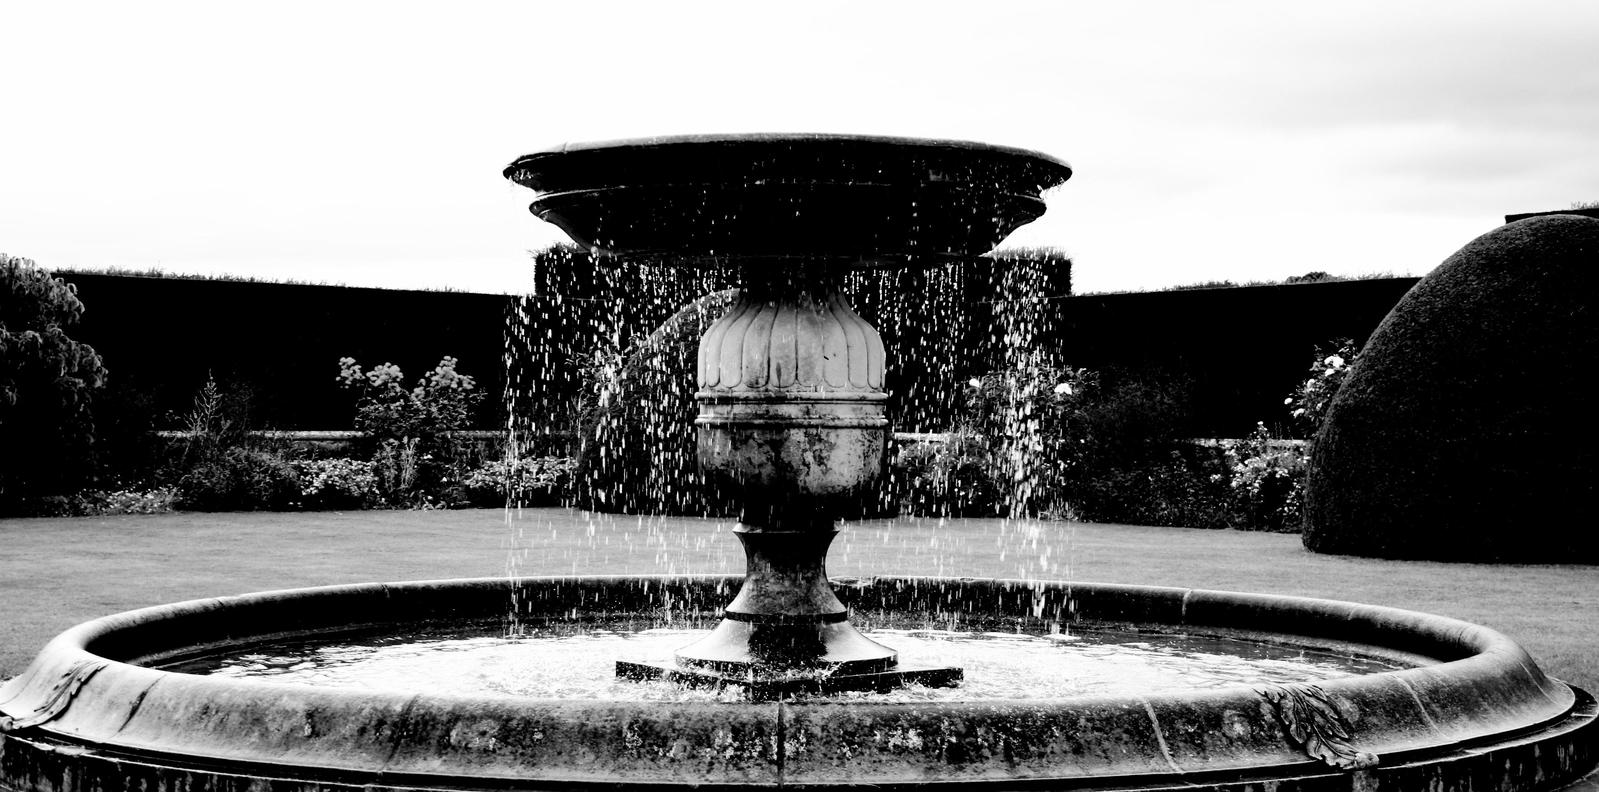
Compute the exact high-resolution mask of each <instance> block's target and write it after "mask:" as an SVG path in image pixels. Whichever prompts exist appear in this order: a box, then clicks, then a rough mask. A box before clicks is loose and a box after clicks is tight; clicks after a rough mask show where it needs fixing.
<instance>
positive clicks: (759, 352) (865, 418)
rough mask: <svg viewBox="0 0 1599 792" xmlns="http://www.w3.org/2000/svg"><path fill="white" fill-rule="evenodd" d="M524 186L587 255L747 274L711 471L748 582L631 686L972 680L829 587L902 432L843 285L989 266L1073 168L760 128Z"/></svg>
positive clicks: (573, 162)
mask: <svg viewBox="0 0 1599 792" xmlns="http://www.w3.org/2000/svg"><path fill="white" fill-rule="evenodd" d="M505 173H506V176H507V177H508V178H510V179H511V180H513V181H515V182H517V183H518V184H521V185H523V186H526V187H529V188H531V189H533V190H536V191H538V192H539V193H540V194H541V195H540V197H539V198H538V200H537V201H535V202H534V203H533V205H532V207H531V208H532V211H533V213H534V214H536V215H538V216H539V217H540V218H541V219H543V220H545V221H547V222H550V223H552V224H554V225H556V226H557V227H559V228H561V229H562V230H564V231H566V233H567V234H568V235H569V236H570V237H571V238H572V239H573V240H574V241H576V242H577V243H578V244H580V245H583V246H585V247H588V248H590V249H592V250H595V251H597V252H601V253H611V254H624V255H633V256H650V257H656V258H659V259H661V260H663V261H665V262H667V263H670V264H672V265H677V266H688V267H693V266H715V265H723V266H729V267H733V268H736V269H737V270H738V271H739V273H740V275H741V279H742V289H741V291H740V295H739V297H738V300H737V302H736V303H735V304H734V305H733V307H732V309H731V310H729V311H728V312H727V314H726V315H725V316H723V317H722V318H721V320H719V321H718V322H716V323H715V324H714V325H713V326H712V327H711V328H710V330H709V331H707V332H706V333H705V336H704V338H702V339H701V341H700V348H699V387H700V391H699V394H698V396H697V398H698V401H699V403H700V415H699V419H698V420H697V421H696V424H697V426H698V434H699V440H698V446H699V458H700V465H701V467H702V468H703V469H704V470H705V471H706V472H707V473H708V474H709V477H710V479H711V481H712V482H713V483H714V484H715V485H718V486H719V487H720V489H721V490H722V491H724V492H730V493H734V494H735V497H736V499H737V500H738V502H739V507H740V513H739V524H738V527H737V528H735V529H734V532H735V534H736V535H737V536H738V539H739V541H740V542H741V543H742V544H743V546H744V550H745V554H746V568H747V572H746V575H745V578H744V582H743V586H742V588H741V589H740V591H739V593H738V596H737V597H735V598H734V599H733V601H732V602H731V603H730V604H729V605H728V606H727V608H726V611H725V617H724V619H723V620H722V622H721V623H720V624H719V625H718V626H717V627H716V629H715V630H713V631H712V632H711V634H710V635H708V636H706V637H705V639H704V640H702V641H700V642H698V643H696V644H695V645H693V646H690V647H685V648H684V649H683V650H682V651H680V652H678V654H677V657H676V661H677V662H676V665H675V667H660V666H652V665H648V664H643V663H636V662H628V661H622V662H620V663H619V665H618V669H617V670H618V673H620V674H624V675H627V676H630V677H634V678H639V679H648V678H654V677H663V676H664V677H666V678H667V679H670V680H673V681H677V682H683V683H689V684H702V685H721V684H727V683H737V684H739V685H741V686H743V687H745V688H747V689H748V690H749V691H750V692H751V693H753V694H757V695H781V694H783V693H791V692H799V691H810V692H839V691H845V690H886V689H890V688H893V687H896V686H898V685H903V684H909V683H916V684H923V685H952V684H955V683H957V682H958V681H959V679H960V676H961V672H960V670H959V669H955V668H906V667H901V666H900V665H899V663H898V660H897V656H896V653H895V652H894V651H893V650H892V649H890V648H888V647H885V646H882V645H880V644H878V643H876V642H874V641H872V640H871V639H868V638H866V637H865V636H863V635H862V634H861V633H860V631H859V630H857V629H855V627H853V626H852V625H851V624H850V622H849V618H848V612H847V610H846V609H845V607H844V605H843V603H841V602H840V601H839V599H838V597H837V596H835V595H834V593H833V589H832V586H831V585H830V584H829V583H828V580H827V573H826V567H825V561H826V557H827V548H828V545H829V544H830V543H831V542H832V540H833V537H834V535H835V534H836V533H837V531H836V529H835V527H834V526H835V523H836V522H837V521H838V520H839V519H840V518H841V517H844V516H846V515H850V514H854V513H859V512H860V511H861V509H862V506H863V504H864V503H865V502H866V501H869V500H871V499H872V498H873V497H874V496H875V493H876V491H877V486H878V484H879V481H880V479H881V478H882V474H883V468H884V465H885V460H886V454H887V449H888V446H887V443H888V436H889V431H888V430H889V426H888V417H887V412H888V410H887V406H888V405H887V402H888V392H887V390H886V389H885V386H884V368H885V352H884V349H883V342H882V339H881V338H879V336H878V333H877V331H876V330H875V329H874V328H872V326H871V325H870V324H868V323H867V322H866V321H865V320H863V319H862V318H861V317H860V316H859V315H857V314H856V313H855V311H853V310H852V309H851V308H850V306H849V305H848V304H847V302H846V301H845V299H844V297H843V295H842V293H841V286H842V283H841V281H842V276H843V275H844V273H846V272H848V271H849V270H851V269H854V268H860V267H893V266H931V265H935V264H939V263H948V262H950V261H955V260H961V259H967V258H972V257H975V256H979V255H982V254H984V253H987V252H988V251H990V250H992V249H993V248H994V247H995V246H996V245H998V244H999V242H1000V241H1001V240H1003V239H1004V238H1005V237H1006V236H1008V235H1009V234H1010V233H1011V232H1012V231H1014V230H1015V229H1016V228H1017V227H1019V226H1021V225H1023V224H1026V223H1028V222H1031V221H1032V220H1034V219H1036V218H1037V217H1038V216H1039V215H1041V214H1043V212H1044V204H1043V201H1042V200H1041V198H1040V193H1042V192H1043V191H1044V190H1046V189H1048V188H1050V187H1054V186H1056V185H1059V184H1061V183H1063V182H1065V181H1066V179H1068V178H1069V177H1070V176H1071V169H1070V167H1068V166H1067V165H1066V164H1065V163H1063V162H1060V161H1058V160H1055V159H1052V158H1049V157H1045V156H1043V155H1040V154H1036V153H1032V152H1027V151H1021V150H1017V149H1008V148H1001V147H997V146H984V145H978V144H973V143H956V142H948V141H929V140H902V139H893V138H867V137H855V136H830V135H758V136H748V135H743V136H696V137H678V138H656V139H648V140H633V141H620V142H615V143H600V144H587V145H568V146H563V147H561V148H559V149H554V150H550V151H542V152H538V153H535V154H530V155H528V156H525V157H522V158H520V159H518V160H517V161H516V162H514V163H512V164H511V165H510V167H508V168H507V169H506V172H505Z"/></svg>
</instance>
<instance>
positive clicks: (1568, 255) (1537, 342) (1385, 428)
mask: <svg viewBox="0 0 1599 792" xmlns="http://www.w3.org/2000/svg"><path fill="white" fill-rule="evenodd" d="M1596 306H1599V220H1593V219H1589V218H1584V217H1577V216H1572V215H1554V216H1546V217H1534V218H1530V219H1527V220H1523V221H1520V222H1517V223H1512V224H1509V225H1506V226H1503V227H1501V228H1499V229H1496V230H1494V231H1491V232H1489V233H1487V234H1484V235H1483V236H1481V237H1479V238H1477V239H1476V240H1474V241H1472V242H1471V243H1470V244H1468V245H1466V246H1465V247H1464V248H1461V250H1460V251H1459V252H1457V253H1455V254H1454V255H1453V256H1451V257H1450V258H1449V259H1448V260H1446V261H1445V262H1444V263H1443V264H1442V265H1440V266H1439V267H1438V268H1437V269H1436V270H1434V271H1433V272H1432V273H1431V274H1429V275H1427V276H1426V277H1425V278H1423V279H1422V280H1421V281H1420V282H1419V283H1417V284H1416V286H1415V287H1414V288H1412V289H1411V290H1410V292H1409V293H1407V294H1406V295H1405V297H1404V298H1403V299H1402V300H1401V301H1400V302H1399V304H1398V305H1396V306H1395V307H1394V309H1393V311H1392V312H1391V313H1389V315H1388V317H1387V318H1386V319H1384V320H1383V323H1382V325H1380V326H1379V327H1378V328H1377V330H1376V332H1375V333H1373V334H1372V337H1371V339H1370V341H1368V343H1367V345H1366V348H1365V351H1364V352H1363V353H1362V354H1361V357H1360V359H1359V361H1358V363H1357V364H1356V365H1355V367H1354V369H1353V370H1352V371H1351V372H1350V374H1349V377H1348V379H1347V380H1346V381H1345V382H1344V384H1343V386H1342V387H1341V388H1340V390H1339V392H1338V395H1337V396H1336V397H1335V398H1334V400H1333V403H1332V406H1331V408H1330V410H1329V412H1328V415H1327V420H1326V422H1325V424H1324V426H1323V429H1322V431H1321V433H1320V435H1319V436H1318V437H1317V438H1316V441H1315V443H1316V445H1315V453H1314V458H1315V464H1314V465H1313V466H1312V467H1311V469H1310V474H1309V479H1308V482H1307V490H1306V499H1305V533H1304V541H1305V546H1306V547H1308V548H1310V549H1312V550H1315V551H1318V552H1325V553H1349V554H1355V555H1368V556H1381V557H1396V558H1428V559H1439V560H1473V561H1531V562H1553V563H1571V562H1576V563H1584V562H1589V563H1591V562H1594V561H1599V542H1596V541H1594V540H1593V536H1592V534H1593V530H1592V528H1591V525H1592V524H1593V519H1592V514H1591V512H1592V506H1593V503H1594V488H1595V484H1596V482H1599V429H1596V427H1599V423H1596V422H1595V421H1594V420H1593V416H1594V413H1595V410H1596V409H1599V398H1596V397H1595V393H1596V391H1595V390H1594V388H1593V386H1592V384H1591V382H1592V379H1593V372H1592V371H1591V369H1592V368H1593V367H1594V364H1595V362H1596V361H1599V308H1596Z"/></svg>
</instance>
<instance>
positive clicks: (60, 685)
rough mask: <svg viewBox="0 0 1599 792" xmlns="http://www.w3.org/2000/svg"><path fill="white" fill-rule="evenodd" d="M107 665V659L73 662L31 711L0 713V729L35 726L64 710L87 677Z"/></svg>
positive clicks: (9, 729)
mask: <svg viewBox="0 0 1599 792" xmlns="http://www.w3.org/2000/svg"><path fill="white" fill-rule="evenodd" d="M107 665H109V662H108V661H106V660H99V659H85V660H79V661H77V662H75V663H73V664H72V665H71V666H69V667H68V668H67V670H66V671H64V672H62V674H61V677H60V678H59V679H57V680H56V681H55V683H54V684H52V685H51V686H50V691H49V694H48V695H47V696H45V699H44V701H42V702H40V703H39V704H38V705H36V706H35V707H34V709H33V710H32V711H30V712H21V713H19V714H16V715H9V716H8V715H5V714H4V713H0V731H13V730H15V729H22V728H26V727H28V726H37V725H39V724H41V723H45V722H47V721H49V720H51V719H53V718H55V716H57V715H60V714H61V713H62V712H65V711H66V709H67V705H68V704H71V703H72V697H73V696H75V695H77V694H78V689H79V688H82V687H83V685H84V683H85V682H88V681H89V677H92V676H94V675H95V674H96V673H97V672H98V671H99V670H100V669H102V668H105V667H106V666H107Z"/></svg>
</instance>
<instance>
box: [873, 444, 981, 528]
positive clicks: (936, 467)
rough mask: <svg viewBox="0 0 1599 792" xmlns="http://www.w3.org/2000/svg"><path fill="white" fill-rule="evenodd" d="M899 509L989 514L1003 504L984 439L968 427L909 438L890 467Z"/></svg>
mask: <svg viewBox="0 0 1599 792" xmlns="http://www.w3.org/2000/svg"><path fill="white" fill-rule="evenodd" d="M890 478H891V479H892V481H893V482H894V483H893V485H892V487H893V492H894V497H895V499H896V500H897V501H898V502H899V504H900V509H902V510H903V511H905V512H907V513H910V514H917V515H922V516H927V517H993V516H995V515H998V514H1001V513H1003V512H1004V510H1005V505H1006V504H1005V498H1004V497H1003V495H1002V493H1001V492H1000V490H999V486H998V483H999V476H996V475H995V471H994V459H993V453H992V450H991V449H990V448H989V446H988V443H987V442H986V441H985V440H984V438H982V437H981V436H979V435H978V434H977V433H976V432H974V431H972V430H971V429H970V428H961V429H957V430H956V431H954V432H950V433H949V434H948V435H947V439H946V440H944V441H942V442H940V441H926V442H918V443H909V444H906V445H904V446H901V447H899V448H898V449H897V452H896V453H895V454H894V458H893V461H892V463H891V467H890Z"/></svg>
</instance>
